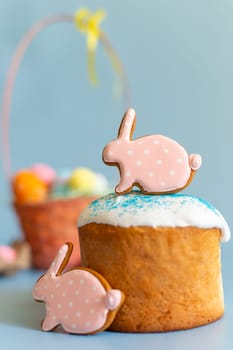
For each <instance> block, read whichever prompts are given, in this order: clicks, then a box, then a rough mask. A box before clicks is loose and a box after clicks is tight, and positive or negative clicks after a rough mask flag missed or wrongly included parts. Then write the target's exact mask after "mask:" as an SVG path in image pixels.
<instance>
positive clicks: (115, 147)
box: [103, 109, 201, 194]
mask: <svg viewBox="0 0 233 350" xmlns="http://www.w3.org/2000/svg"><path fill="white" fill-rule="evenodd" d="M135 124H136V114H135V111H134V109H129V110H128V111H127V112H126V113H125V115H124V117H123V119H122V122H121V125H120V129H119V132H118V137H117V139H116V140H113V141H112V142H110V143H109V144H108V145H107V146H106V147H105V148H104V151H103V161H104V162H105V163H106V164H107V165H113V166H117V167H118V169H119V171H120V177H121V179H120V183H119V184H118V185H117V186H116V189H115V190H116V193H118V194H124V193H128V192H130V191H131V189H132V187H133V186H137V187H139V188H140V189H141V190H142V192H144V193H151V194H159V193H175V192H178V191H181V190H182V189H183V188H185V187H187V186H188V185H189V183H190V182H191V181H192V178H193V175H194V174H195V172H196V171H197V170H198V169H199V168H200V166H201V156H200V155H199V154H191V155H188V154H187V152H186V151H185V149H184V148H183V147H182V146H181V145H180V144H178V143H177V142H176V141H174V140H172V139H170V138H168V137H166V136H163V135H150V136H144V137H141V138H138V139H136V140H132V139H131V138H132V134H133V131H134V127H135Z"/></svg>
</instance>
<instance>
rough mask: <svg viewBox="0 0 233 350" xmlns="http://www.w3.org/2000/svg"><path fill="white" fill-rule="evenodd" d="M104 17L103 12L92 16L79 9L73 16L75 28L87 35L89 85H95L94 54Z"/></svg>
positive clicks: (87, 11)
mask: <svg viewBox="0 0 233 350" xmlns="http://www.w3.org/2000/svg"><path fill="white" fill-rule="evenodd" d="M105 17H106V13H105V11H103V10H98V11H96V12H95V13H94V14H92V13H91V12H90V11H89V10H88V9H85V8H82V9H79V10H78V11H77V12H76V13H75V16H74V21H75V25H76V27H77V28H78V29H79V30H80V32H83V33H85V34H86V35H87V63H88V75H89V79H90V81H91V83H92V84H93V85H97V82H98V79H97V74H96V69H95V52H96V48H97V45H98V41H99V38H100V35H101V30H100V23H101V22H102V21H103V20H104V18H105Z"/></svg>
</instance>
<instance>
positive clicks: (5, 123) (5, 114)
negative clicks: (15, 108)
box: [1, 14, 130, 179]
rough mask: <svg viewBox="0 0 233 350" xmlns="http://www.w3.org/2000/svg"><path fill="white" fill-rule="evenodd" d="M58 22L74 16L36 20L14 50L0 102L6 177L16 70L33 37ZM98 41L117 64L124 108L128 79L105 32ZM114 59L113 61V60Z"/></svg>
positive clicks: (8, 164) (9, 176)
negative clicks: (0, 104) (0, 103)
mask: <svg viewBox="0 0 233 350" xmlns="http://www.w3.org/2000/svg"><path fill="white" fill-rule="evenodd" d="M59 22H63V23H64V22H68V23H74V16H73V15H71V14H58V15H54V16H51V17H47V18H45V19H42V20H41V21H39V22H37V23H36V24H35V25H34V26H33V27H32V28H31V29H29V31H28V32H27V33H26V34H25V35H24V37H23V39H22V40H21V41H20V43H19V45H18V47H17V48H16V50H15V53H14V55H13V59H12V61H11V64H10V66H9V69H8V73H7V78H6V83H5V87H4V92H3V102H2V111H1V116H2V155H3V170H4V172H5V174H6V177H7V178H8V179H10V178H11V175H12V166H11V157H10V142H9V122H10V112H11V102H12V95H13V88H14V83H15V80H16V76H17V72H18V69H19V66H20V64H21V61H22V59H23V57H24V55H25V53H26V51H27V49H28V47H29V46H30V43H31V42H32V41H33V39H34V38H35V37H36V36H37V34H39V33H40V32H41V31H42V30H43V29H45V28H46V27H48V26H49V25H51V24H55V23H59ZM99 39H100V43H102V44H103V46H104V48H105V50H106V51H107V52H108V54H109V56H110V58H111V60H112V62H113V64H115V65H118V71H119V72H120V78H121V81H122V87H123V100H124V105H125V109H127V108H128V107H129V105H130V104H129V102H130V93H129V85H128V80H127V77H126V74H125V71H124V67H123V65H122V63H121V61H120V59H119V57H118V56H117V54H116V52H115V50H114V48H113V47H112V45H111V43H110V41H109V40H108V38H107V37H106V36H105V34H104V33H103V32H102V31H101V32H100V38H99ZM113 60H114V61H113Z"/></svg>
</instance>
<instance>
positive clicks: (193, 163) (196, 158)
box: [189, 154, 202, 171]
mask: <svg viewBox="0 0 233 350" xmlns="http://www.w3.org/2000/svg"><path fill="white" fill-rule="evenodd" d="M189 163H190V167H191V169H192V170H195V171H196V170H198V169H199V168H200V166H201V163H202V158H201V156H200V154H190V156H189Z"/></svg>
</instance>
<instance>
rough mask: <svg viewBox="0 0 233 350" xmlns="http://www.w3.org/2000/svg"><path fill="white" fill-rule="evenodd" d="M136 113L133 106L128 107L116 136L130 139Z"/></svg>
mask: <svg viewBox="0 0 233 350" xmlns="http://www.w3.org/2000/svg"><path fill="white" fill-rule="evenodd" d="M135 119H136V113H135V110H134V109H133V108H130V109H129V110H128V111H127V112H126V113H125V115H124V117H123V119H122V122H121V125H120V128H119V132H118V138H123V139H125V140H130V139H131V135H132V133H133V130H134V126H135Z"/></svg>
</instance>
